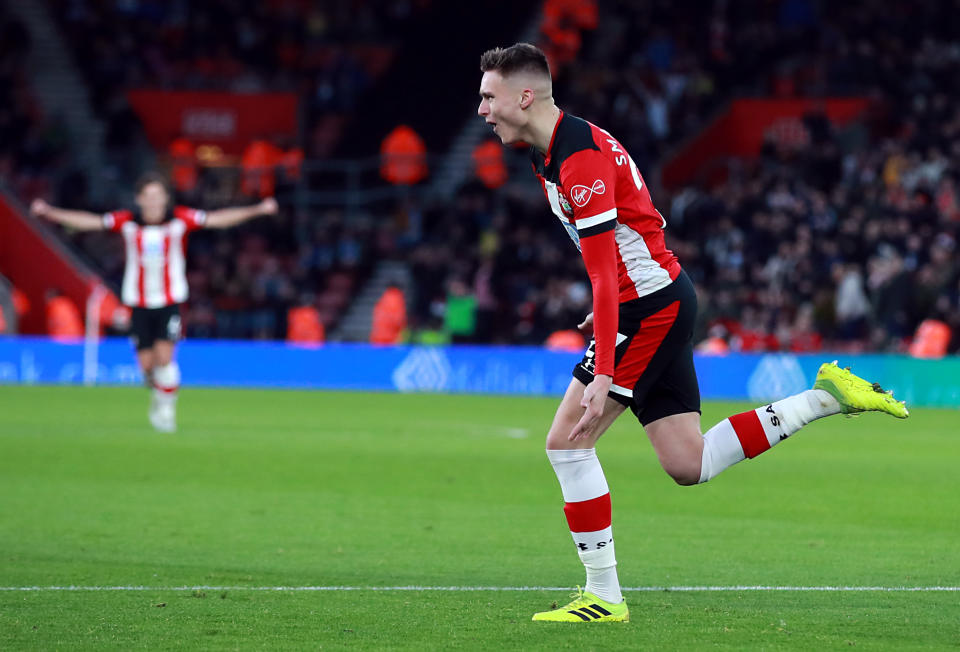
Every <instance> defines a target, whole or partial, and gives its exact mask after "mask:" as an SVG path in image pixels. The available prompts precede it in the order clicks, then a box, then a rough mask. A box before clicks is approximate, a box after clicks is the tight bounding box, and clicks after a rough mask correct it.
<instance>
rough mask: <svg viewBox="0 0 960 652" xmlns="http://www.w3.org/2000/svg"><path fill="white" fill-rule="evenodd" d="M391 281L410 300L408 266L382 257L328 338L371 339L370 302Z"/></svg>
mask: <svg viewBox="0 0 960 652" xmlns="http://www.w3.org/2000/svg"><path fill="white" fill-rule="evenodd" d="M391 283H394V284H396V285H398V286H400V288H401V289H402V290H403V292H404V295H405V296H406V297H407V301H408V303H409V297H410V288H411V284H412V283H411V277H410V269H409V268H408V267H407V264H406V263H403V262H400V261H393V260H385V261H383V262H382V263H380V264H379V265H377V268H376V269H375V270H374V272H373V274H372V275H371V276H370V280H369V281H367V283H366V285H364V287H363V290H362V291H361V292H360V294H359V296H357V298H356V300H355V301H353V303H351V304H350V308H349V309H348V310H347V314H346V315H345V316H344V318H343V319H342V320H340V324H339V325H338V326H337V328H336V330H335V331H334V332H333V335H332V336H331V337H330V339H331V340H333V341H337V342H366V341H367V340H368V339H370V328H371V326H372V324H373V306H374V305H375V304H376V303H377V300H379V299H380V295H382V294H383V291H384V290H386V289H387V287H388V286H389V285H390V284H391Z"/></svg>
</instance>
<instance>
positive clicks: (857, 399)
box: [813, 360, 910, 419]
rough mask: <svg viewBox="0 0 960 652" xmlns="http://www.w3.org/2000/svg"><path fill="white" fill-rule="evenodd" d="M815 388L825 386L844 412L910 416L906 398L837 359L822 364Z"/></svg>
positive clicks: (899, 416)
mask: <svg viewBox="0 0 960 652" xmlns="http://www.w3.org/2000/svg"><path fill="white" fill-rule="evenodd" d="M813 388H814V389H822V390H823V391H825V392H827V393H828V394H830V395H831V396H832V397H833V398H835V399H837V402H838V403H840V411H841V412H842V413H843V414H859V413H860V412H871V411H876V412H886V413H887V414H891V415H893V416H895V417H897V418H898V419H906V418H907V417H908V416H910V412H909V411H907V406H906V404H905V403H904V402H903V401H898V400H896V399H895V398H893V392H887V391H884V389H883V388H882V387H880V384H879V383H871V382H868V381H866V380H864V379H863V378H860V377H859V376H856V375H854V374H853V373H851V372H850V368H849V367H847V368H844V369H841V368H840V367H839V366H837V361H836V360H834V361H833V362H825V363H823V364H822V365H820V370H819V371H818V372H817V380H816V382H814V383H813Z"/></svg>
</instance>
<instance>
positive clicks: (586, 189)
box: [570, 179, 607, 208]
mask: <svg viewBox="0 0 960 652" xmlns="http://www.w3.org/2000/svg"><path fill="white" fill-rule="evenodd" d="M605 192H607V187H606V186H605V185H604V183H603V180H602V179H597V180H596V181H594V182H593V185H591V186H574V187H573V188H571V189H570V199H572V200H573V203H574V204H576V205H577V206H579V207H580V208H583V207H584V206H586V205H587V203H588V202H589V201H590V199H591V198H592V197H593V195H594V194H597V195H602V194H604V193H605Z"/></svg>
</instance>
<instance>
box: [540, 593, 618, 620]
mask: <svg viewBox="0 0 960 652" xmlns="http://www.w3.org/2000/svg"><path fill="white" fill-rule="evenodd" d="M573 597H574V600H573V602H571V603H570V604H568V605H565V606H563V607H560V608H559V609H554V610H552V611H541V612H540V613H535V614H533V619H534V620H541V621H545V622H553V623H602V622H620V623H625V622H627V621H629V620H630V610H629V609H627V601H626V600H623V601H622V602H620V603H618V604H612V603H610V602H605V601H604V600H601V599H600V598H598V597H597V596H595V595H593V594H592V593H584V592H583V591H581V590H580V589H579V588H578V589H577V592H576V593H574V594H573Z"/></svg>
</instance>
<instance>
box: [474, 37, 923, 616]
mask: <svg viewBox="0 0 960 652" xmlns="http://www.w3.org/2000/svg"><path fill="white" fill-rule="evenodd" d="M480 69H481V70H482V71H483V78H482V80H481V82H480V98H481V100H480V106H479V107H478V109H477V112H478V113H479V115H480V116H481V117H483V118H484V119H485V120H486V122H487V123H488V124H489V125H491V126H492V127H493V131H494V133H496V134H497V135H498V136H499V137H500V139H501V140H502V141H503V143H504V144H506V145H512V144H518V143H523V144H526V145H529V146H530V157H531V159H532V163H533V168H534V172H535V173H536V175H537V178H538V179H539V181H540V183H541V185H542V187H543V190H544V193H545V194H546V197H547V201H548V202H549V204H550V208H551V209H552V211H553V213H554V214H555V215H556V216H557V217H558V218H559V219H560V222H561V223H562V224H563V226H564V228H565V229H566V230H567V232H568V234H569V235H570V238H571V239H572V240H573V241H574V243H575V244H576V246H577V248H578V249H579V250H580V252H581V254H582V256H583V261H584V264H585V266H586V270H587V274H588V275H589V276H590V283H591V285H592V288H593V313H591V314H590V315H588V316H587V319H586V320H585V321H584V323H583V324H581V325H580V326H581V329H582V330H584V331H586V332H590V331H592V332H593V341H592V342H591V343H590V347H589V348H588V349H587V352H586V354H585V355H584V357H583V360H582V361H581V362H580V363H579V364H578V365H577V366H576V367H575V368H574V371H573V376H574V379H573V380H572V381H571V382H570V385H569V387H568V388H567V391H566V394H565V395H564V397H563V399H562V401H561V403H560V406H559V408H558V409H557V413H556V416H555V417H554V420H553V424H552V425H551V427H550V430H549V432H548V434H547V457H548V458H549V460H550V463H551V464H552V465H553V468H554V471H555V472H556V475H557V479H558V480H559V481H560V488H561V490H562V493H563V498H564V502H565V505H564V512H565V514H566V517H567V523H568V525H569V526H570V531H571V533H572V534H573V540H574V543H575V544H576V546H577V550H578V552H579V555H580V559H581V561H582V562H583V564H584V566H585V568H586V572H587V581H586V586H585V587H584V590H583V591H582V592H580V593H578V594H577V595H576V596H575V599H574V600H573V601H572V602H571V603H570V604H568V605H566V606H564V607H561V608H559V609H554V610H552V611H545V612H542V613H538V614H535V615H534V617H533V619H534V620H543V621H567V622H598V621H626V620H629V611H628V609H627V605H626V602H625V601H624V599H623V595H622V593H621V591H620V583H619V580H618V578H617V572H616V563H617V562H616V556H615V553H614V544H613V530H612V529H611V504H610V491H609V488H608V486H607V481H606V478H605V476H604V474H603V470H602V468H601V466H600V462H599V461H598V459H597V455H596V450H595V448H594V447H595V444H596V441H597V439H598V438H599V437H600V436H601V435H602V434H603V433H604V431H606V430H607V428H608V427H609V426H610V425H611V424H612V423H613V422H614V421H615V420H616V418H617V417H618V416H619V415H620V414H621V413H622V412H623V411H624V410H625V409H626V408H627V407H629V408H630V409H631V410H632V411H633V413H634V414H635V415H636V417H637V419H638V420H639V421H640V423H641V424H642V425H643V427H644V429H645V430H646V433H647V436H648V437H649V439H650V442H651V443H652V444H653V448H654V450H655V451H656V453H657V457H658V458H659V460H660V464H661V466H663V468H664V470H665V471H666V472H667V473H668V474H670V476H671V477H673V479H674V480H675V481H676V482H677V483H678V484H681V485H694V484H698V483H702V482H707V481H708V480H710V479H711V478H713V477H715V476H716V475H717V474H718V473H720V472H721V471H723V470H724V469H726V468H728V467H730V466H732V465H734V464H736V463H737V462H740V461H741V460H743V459H745V458H747V457H755V456H756V455H759V454H760V453H762V452H763V451H765V450H767V449H769V448H770V447H771V446H774V445H776V444H777V443H779V442H780V441H783V440H784V439H786V438H788V437H789V436H790V435H792V434H793V433H795V432H796V431H797V430H799V429H800V428H802V427H803V426H804V425H806V424H808V423H809V422H811V421H813V420H814V419H819V418H821V417H825V416H829V415H832V414H839V413H845V414H850V413H857V412H863V411H867V410H878V411H882V412H887V413H888V414H892V415H894V416H896V417H900V418H905V417H906V416H907V414H908V413H907V409H906V407H905V406H904V405H903V404H902V403H899V402H897V401H895V400H894V399H893V397H892V396H891V395H890V394H888V393H885V392H883V391H882V390H881V389H880V387H879V385H876V384H871V383H868V382H866V381H864V380H862V379H861V378H858V377H857V376H854V375H853V374H852V373H850V372H849V371H848V370H844V369H840V368H839V367H838V366H837V365H836V364H835V363H833V364H824V365H823V366H822V367H821V368H820V371H819V372H818V373H817V379H816V382H815V384H814V389H811V390H807V391H805V392H802V393H800V394H797V395H795V396H790V397H788V398H785V399H782V400H779V401H776V402H774V403H771V404H770V405H765V406H763V407H760V408H757V409H756V410H751V411H749V412H745V413H743V414H738V415H735V416H731V417H730V418H728V419H724V420H723V421H721V422H720V423H718V424H717V425H715V426H714V427H712V428H711V429H709V430H708V431H707V432H706V433H705V434H701V432H700V390H699V386H698V384H697V376H696V371H695V369H694V365H693V348H692V335H693V324H694V319H695V317H696V312H697V297H696V294H695V292H694V288H693V284H692V283H691V281H690V279H689V278H688V277H687V275H686V274H685V273H684V271H683V270H682V269H681V267H680V263H679V261H678V260H677V257H676V256H674V254H673V253H672V252H671V251H670V250H669V249H667V248H666V244H665V241H664V235H663V229H664V227H665V226H666V221H665V220H664V219H663V216H661V215H660V213H659V212H658V211H657V209H656V208H654V206H653V203H652V201H651V199H650V194H649V192H648V190H647V188H646V186H645V184H644V181H643V178H642V177H641V176H640V173H639V171H638V170H637V166H636V164H634V162H633V159H631V158H630V155H629V154H628V153H627V152H626V151H625V150H624V148H623V146H622V145H621V144H620V143H619V142H618V141H617V139H616V138H614V137H613V136H612V135H611V134H609V133H608V132H606V131H604V130H603V129H600V128H598V127H597V126H595V125H593V124H591V123H589V122H586V121H585V120H582V119H580V118H578V117H575V116H572V115H569V114H565V113H564V112H563V111H561V110H560V109H559V108H558V107H557V106H556V105H555V104H554V101H553V89H552V78H551V75H550V69H549V66H548V64H547V59H546V57H545V56H544V55H543V52H541V51H540V50H539V49H538V48H536V47H534V46H532V45H529V44H525V43H520V44H517V45H513V46H511V47H508V48H505V49H501V48H496V49H493V50H490V51H488V52H486V53H484V54H483V56H482V57H481V60H480Z"/></svg>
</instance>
